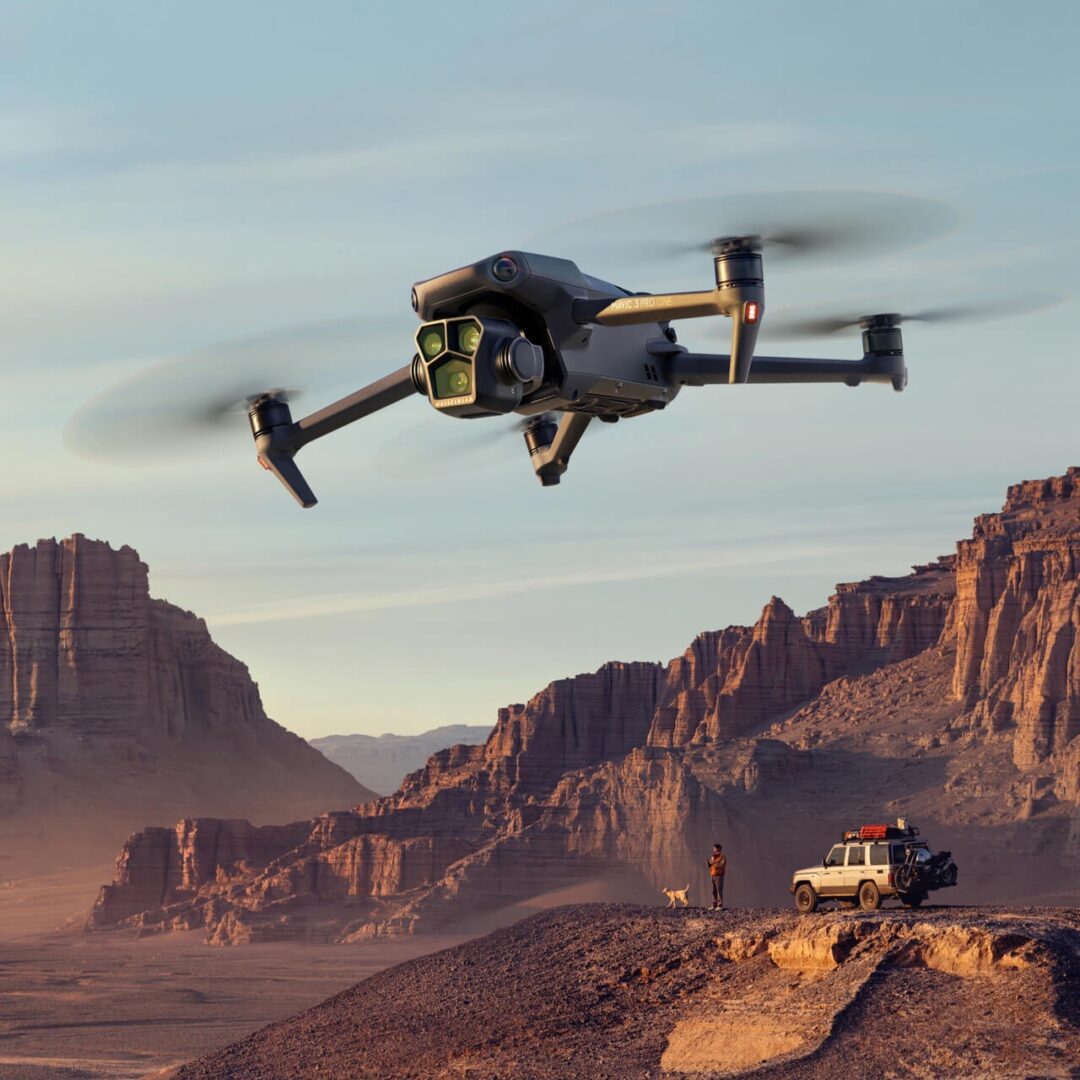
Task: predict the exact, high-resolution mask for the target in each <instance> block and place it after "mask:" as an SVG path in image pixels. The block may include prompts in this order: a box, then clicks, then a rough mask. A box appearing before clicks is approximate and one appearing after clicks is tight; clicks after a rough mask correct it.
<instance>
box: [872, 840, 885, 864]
mask: <svg viewBox="0 0 1080 1080" xmlns="http://www.w3.org/2000/svg"><path fill="white" fill-rule="evenodd" d="M870 865H871V866H888V865H889V845H888V844H871V845H870Z"/></svg>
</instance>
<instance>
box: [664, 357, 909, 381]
mask: <svg viewBox="0 0 1080 1080" xmlns="http://www.w3.org/2000/svg"><path fill="white" fill-rule="evenodd" d="M729 363H730V357H728V356H723V355H709V354H706V353H689V352H687V353H678V354H676V355H675V356H672V357H671V359H670V360H669V362H668V365H669V366H668V373H669V375H670V377H671V379H672V381H674V382H676V383H681V384H683V385H685V386H707V385H710V384H716V383H727V382H730V381H731V380H730V377H729ZM746 381H747V382H750V383H844V384H846V385H847V386H858V385H859V384H860V383H864V382H876V383H887V384H889V385H891V386H892V388H893V389H894V390H903V389H904V387H905V385H907V368H906V367H905V366H904V357H903V354H896V355H874V354H871V353H868V354H867V355H865V356H863V358H862V359H861V360H824V359H822V360H819V359H817V358H811V357H795V356H757V357H755V358H754V362H753V365H752V367H751V368H750V373H749V377H748V378H747V380H746Z"/></svg>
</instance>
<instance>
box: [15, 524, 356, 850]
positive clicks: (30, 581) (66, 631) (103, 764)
mask: <svg viewBox="0 0 1080 1080" xmlns="http://www.w3.org/2000/svg"><path fill="white" fill-rule="evenodd" d="M368 795H370V793H369V792H367V791H366V789H364V788H363V787H362V786H361V785H359V784H357V783H356V782H355V781H354V780H353V779H352V777H350V776H349V775H348V774H346V773H345V772H344V771H343V770H342V769H340V768H339V767H338V766H336V765H334V764H332V763H331V762H329V761H327V760H326V759H325V758H324V757H323V756H322V755H321V754H319V753H318V752H317V751H315V750H313V749H312V748H311V747H310V746H308V745H307V743H305V742H304V741H303V740H302V739H301V738H299V737H298V736H296V735H293V734H292V733H291V732H289V731H286V730H285V729H284V728H283V727H281V726H279V725H278V724H276V723H274V722H273V721H272V720H270V719H268V718H267V716H266V714H265V712H264V711H263V708H262V703H261V701H260V699H259V691H258V687H257V686H256V685H255V683H254V682H253V681H252V679H251V676H250V675H249V673H248V670H247V668H246V667H245V666H244V665H243V664H242V663H240V661H239V660H236V659H234V658H233V657H232V656H230V655H229V654H228V653H226V652H225V651H224V650H223V649H221V648H219V647H218V646H217V645H215V644H214V642H213V641H212V640H211V638H210V634H209V633H208V631H207V628H206V624H205V623H204V622H203V620H202V619H200V618H197V617H196V616H195V615H192V614H191V613H190V612H187V611H182V610H181V609H180V608H177V607H175V606H173V605H172V604H169V603H166V602H165V601H163V600H156V599H153V598H152V597H151V596H150V592H149V585H148V571H147V567H146V565H145V563H143V562H142V561H141V560H140V559H139V556H138V555H137V553H136V552H135V551H134V550H132V549H131V548H130V547H122V548H120V549H119V550H115V549H113V548H111V547H110V546H109V545H108V544H106V543H102V542H101V541H97V540H89V539H87V538H86V537H84V536H81V535H75V536H72V537H71V538H70V539H68V540H63V541H57V540H41V541H39V542H38V543H37V544H36V545H35V546H34V547H29V546H27V545H20V546H18V547H16V548H15V549H14V550H12V551H10V552H8V553H7V554H4V555H0V815H2V816H0V833H2V834H3V835H4V836H5V838H7V839H9V840H10V842H11V843H12V844H14V843H15V842H16V841H17V840H18V839H20V838H22V839H24V840H25V841H26V845H25V854H20V866H19V870H20V871H23V872H33V870H34V869H35V867H34V866H33V865H30V864H31V863H32V861H33V858H34V852H35V849H36V850H37V851H38V852H39V853H40V854H41V856H42V857H43V858H44V859H56V858H58V857H59V859H60V861H67V860H68V859H69V858H71V857H72V856H73V855H77V856H79V857H85V858H89V857H93V856H94V855H95V853H96V856H97V857H100V856H101V855H102V854H105V853H107V852H108V849H109V848H112V849H113V851H115V845H116V843H117V842H118V841H122V838H123V837H124V836H125V835H127V834H128V833H129V832H130V831H131V830H132V829H133V828H136V827H138V826H140V825H143V824H145V823H146V821H147V819H148V818H150V820H157V821H162V822H168V821H170V820H175V818H176V816H177V815H178V813H180V814H185V813H187V814H207V815H225V816H239V815H243V816H245V817H252V818H255V819H259V820H264V821H265V820H281V819H282V818H286V819H287V818H290V817H301V816H303V817H310V815H311V814H312V813H313V812H318V811H319V810H321V809H328V808H330V807H333V806H348V805H350V804H354V803H356V802H357V801H358V799H359V800H363V799H365V798H367V797H368ZM60 849H64V854H63V855H60V856H58V855H57V852H58V851H59V850H60ZM20 850H22V849H20ZM106 857H108V856H107V855H106Z"/></svg>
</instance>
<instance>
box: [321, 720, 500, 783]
mask: <svg viewBox="0 0 1080 1080" xmlns="http://www.w3.org/2000/svg"><path fill="white" fill-rule="evenodd" d="M490 734H491V725H490V724H447V725H446V726H445V727H437V728H432V729H431V730H430V731H425V732H423V733H421V734H420V735H378V736H376V735H327V736H326V737H325V738H322V739H309V740H308V742H310V743H311V745H312V746H314V747H315V749H316V750H318V751H319V752H320V753H322V754H325V755H326V756H327V757H328V758H329V759H330V760H331V761H336V762H337V763H338V765H340V766H341V767H342V768H343V769H346V770H347V771H348V772H350V773H352V775H353V776H354V777H356V779H357V780H359V781H360V783H361V784H363V785H364V786H365V787H369V788H371V790H372V791H377V792H378V793H379V794H380V795H389V794H390V793H391V792H392V791H397V789H398V787H399V786H400V785H401V781H402V780H403V779H404V778H405V775H406V774H407V773H411V772H415V771H416V770H417V769H419V768H421V767H422V766H423V764H424V762H425V761H427V759H428V758H429V757H431V755H432V754H437V753H438V752H439V751H440V750H446V749H447V748H448V747H451V746H457V745H458V744H459V743H465V744H466V745H470V746H471V745H472V744H474V743H482V742H484V740H485V739H487V737H488V736H489V735H490Z"/></svg>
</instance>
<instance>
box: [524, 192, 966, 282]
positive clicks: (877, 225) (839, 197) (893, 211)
mask: <svg viewBox="0 0 1080 1080" xmlns="http://www.w3.org/2000/svg"><path fill="white" fill-rule="evenodd" d="M956 221H957V216H956V214H955V213H954V212H953V211H952V210H950V209H949V208H948V207H947V206H944V205H943V204H941V203H939V202H936V201H934V200H932V199H927V198H921V197H918V196H912V195H893V194H887V193H883V192H867V191H828V190H827V191H802V192H799V191H795V192H768V193H758V194H746V195H727V196H718V197H709V198H699V199H684V200H680V201H677V202H667V203H658V204H654V205H651V206H638V207H631V208H629V209H624V210H612V211H608V212H605V213H601V214H597V215H594V216H591V217H588V218H582V219H579V220H577V221H573V222H568V223H566V224H563V225H560V226H557V227H554V228H551V229H547V230H544V231H543V232H541V233H538V234H536V235H535V236H534V237H533V238H532V240H531V243H533V244H534V245H541V247H542V250H545V251H549V252H551V253H552V254H557V255H561V256H563V257H566V258H570V259H573V260H574V261H576V262H577V263H578V265H579V266H580V267H581V268H582V269H583V270H585V271H586V272H592V271H593V270H594V268H597V269H606V270H610V271H612V272H614V271H618V269H619V263H621V262H625V261H632V262H633V264H634V265H635V266H636V265H638V264H640V263H641V262H642V261H643V260H650V259H660V260H669V259H675V258H682V259H685V258H686V257H687V256H695V257H699V256H700V255H701V254H703V253H709V252H713V251H714V249H715V248H716V247H717V246H718V244H719V243H720V242H721V241H722V240H724V239H725V238H732V237H751V238H754V241H755V242H756V243H759V244H760V246H761V247H762V248H763V249H764V250H765V251H766V253H767V257H768V259H769V260H770V262H771V261H772V260H773V259H774V258H778V257H779V258H800V259H801V258H807V257H820V258H822V259H829V260H840V259H847V258H858V257H863V256H869V255H876V254H884V253H887V252H891V251H898V250H901V249H903V248H906V247H910V246H912V245H914V244H919V243H924V242H926V241H928V240H932V239H934V238H935V237H937V236H941V235H942V234H944V233H946V232H948V231H949V230H950V229H952V228H953V227H954V225H955V224H956ZM698 265H699V269H700V264H698Z"/></svg>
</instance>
